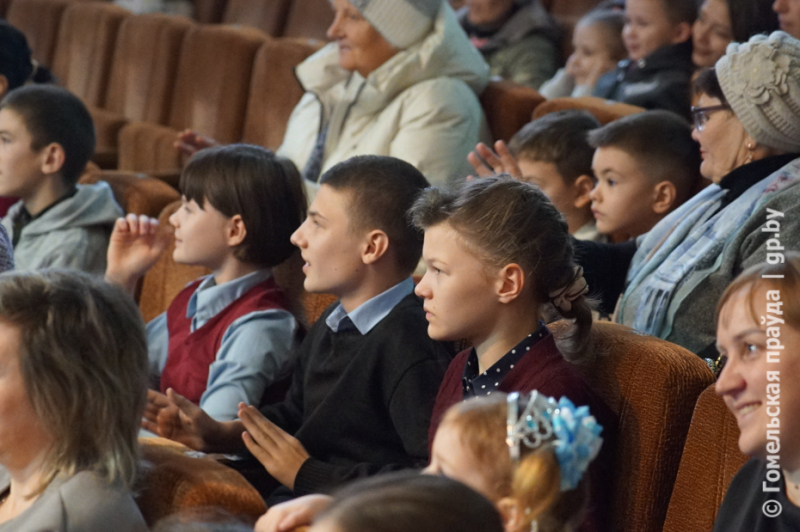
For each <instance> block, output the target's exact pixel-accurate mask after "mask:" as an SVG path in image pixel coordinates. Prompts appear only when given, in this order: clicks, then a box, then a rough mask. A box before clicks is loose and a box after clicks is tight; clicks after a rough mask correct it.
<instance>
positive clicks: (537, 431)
mask: <svg viewBox="0 0 800 532" xmlns="http://www.w3.org/2000/svg"><path fill="white" fill-rule="evenodd" d="M520 406H522V405H521V404H520V394H519V393H518V392H513V393H510V394H508V423H507V425H506V443H507V444H508V448H509V450H510V453H511V459H512V460H519V456H520V451H519V445H520V442H524V443H525V445H527V446H528V447H530V448H531V449H535V448H537V447H539V446H541V445H542V443H545V442H547V441H549V440H550V439H552V437H553V413H554V412H555V411H556V410H558V403H556V401H555V399H553V398H552V397H546V396H544V395H542V394H540V393H539V392H538V391H536V390H534V391H533V392H531V395H530V397H529V398H528V402H527V404H525V408H523V409H522V411H520Z"/></svg>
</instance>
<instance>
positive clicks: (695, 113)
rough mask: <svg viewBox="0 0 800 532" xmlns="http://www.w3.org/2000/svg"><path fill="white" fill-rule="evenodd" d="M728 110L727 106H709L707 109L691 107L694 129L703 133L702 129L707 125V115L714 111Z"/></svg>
mask: <svg viewBox="0 0 800 532" xmlns="http://www.w3.org/2000/svg"><path fill="white" fill-rule="evenodd" d="M722 110H730V107H728V106H727V105H709V106H708V107H692V119H693V120H694V128H695V129H696V130H697V131H703V128H704V127H705V126H706V124H707V123H708V119H709V115H710V114H711V113H713V112H715V111H722Z"/></svg>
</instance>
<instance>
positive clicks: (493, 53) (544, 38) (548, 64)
mask: <svg viewBox="0 0 800 532" xmlns="http://www.w3.org/2000/svg"><path fill="white" fill-rule="evenodd" d="M519 4H521V5H517V6H515V7H514V9H515V11H514V13H513V14H512V15H511V17H510V18H509V19H508V20H507V21H505V22H504V23H503V24H502V26H500V27H499V28H483V27H479V26H473V25H472V24H470V23H469V20H467V14H468V8H466V7H465V8H462V9H461V10H459V12H458V20H459V22H460V23H461V26H462V27H463V28H464V31H465V32H467V35H468V36H469V38H470V40H471V41H472V43H473V44H474V45H475V47H476V48H478V50H480V52H481V54H482V55H483V58H484V59H485V60H486V62H487V63H488V64H489V68H490V73H491V75H492V76H499V77H501V78H504V79H510V80H511V81H514V82H515V83H519V84H521V85H527V86H529V87H532V88H534V89H538V88H539V86H540V85H541V84H542V83H544V82H545V81H547V80H548V79H550V78H552V77H553V75H554V74H555V73H556V70H558V67H559V65H560V63H561V29H560V28H559V26H558V23H557V22H556V21H555V19H554V18H553V17H552V16H551V15H550V13H548V12H547V10H546V9H545V8H544V6H543V5H542V4H541V3H540V2H539V0H524V1H521V2H519Z"/></svg>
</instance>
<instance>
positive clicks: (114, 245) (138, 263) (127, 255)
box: [106, 214, 171, 294]
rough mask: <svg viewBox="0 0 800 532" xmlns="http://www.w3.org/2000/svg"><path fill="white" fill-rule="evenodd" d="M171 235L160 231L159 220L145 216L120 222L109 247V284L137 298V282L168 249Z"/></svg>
mask: <svg viewBox="0 0 800 532" xmlns="http://www.w3.org/2000/svg"><path fill="white" fill-rule="evenodd" d="M170 232H171V231H170V230H162V231H159V224H158V220H156V219H155V218H150V217H148V216H145V215H141V216H137V215H135V214H129V215H127V216H126V217H125V218H118V219H117V221H116V223H115V224H114V230H113V231H112V232H111V239H110V240H109V243H108V252H107V254H106V262H107V265H106V280H107V281H109V282H112V283H115V284H118V285H120V286H122V287H123V288H124V289H125V290H126V291H127V292H128V293H129V294H133V291H134V289H135V287H136V281H138V280H139V278H140V277H141V276H142V275H144V274H145V273H146V272H147V270H149V269H150V268H152V267H153V265H154V264H155V263H156V261H157V260H158V258H159V257H160V256H161V254H162V253H164V250H165V249H167V245H168V244H169V237H170Z"/></svg>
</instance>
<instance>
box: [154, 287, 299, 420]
mask: <svg viewBox="0 0 800 532" xmlns="http://www.w3.org/2000/svg"><path fill="white" fill-rule="evenodd" d="M201 282H202V279H198V280H197V281H194V282H193V283H191V284H190V285H189V286H187V287H186V288H184V289H183V290H182V291H181V292H180V293H179V294H178V295H177V296H176V297H175V299H174V300H173V301H172V304H170V306H169V309H167V331H168V332H169V351H168V354H167V364H166V365H165V366H164V371H163V372H162V373H161V391H162V392H166V390H167V388H172V389H173V390H175V391H176V392H178V393H179V394H181V395H183V396H184V397H186V398H187V399H189V400H190V401H192V402H193V403H195V404H198V403H200V397H201V396H202V395H203V392H204V391H205V390H206V385H207V384H208V367H209V366H210V365H211V363H212V362H214V360H216V358H217V352H218V351H219V348H220V345H221V344H222V337H223V336H224V335H225V331H227V330H228V327H230V326H231V324H232V323H233V322H234V321H236V320H237V319H239V318H241V317H242V316H245V315H247V314H249V313H251V312H255V311H258V310H270V309H279V310H287V309H288V303H287V301H286V296H285V295H284V293H283V291H282V290H281V289H280V288H278V285H277V284H275V281H274V279H273V278H272V277H270V278H269V279H267V280H266V281H264V282H261V283H259V284H257V285H255V286H254V287H252V288H251V289H250V290H248V291H247V292H245V293H244V294H242V296H241V297H240V298H239V299H237V300H236V301H234V302H233V303H231V304H230V305H228V306H227V307H225V308H224V309H223V310H222V311H221V312H220V313H219V314H217V315H216V316H214V317H213V318H211V319H210V320H208V321H207V322H206V323H204V324H203V326H202V327H200V328H199V329H197V330H195V331H194V332H191V323H192V320H191V318H187V317H186V309H187V307H188V305H189V299H191V297H192V294H194V292H195V290H197V287H198V286H199V285H200V283H201Z"/></svg>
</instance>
